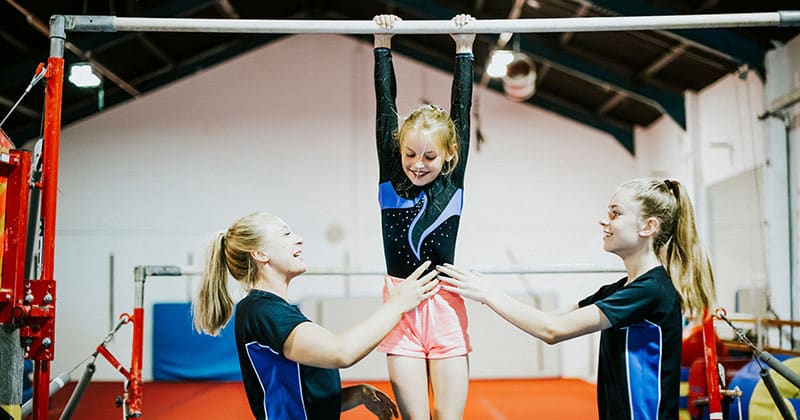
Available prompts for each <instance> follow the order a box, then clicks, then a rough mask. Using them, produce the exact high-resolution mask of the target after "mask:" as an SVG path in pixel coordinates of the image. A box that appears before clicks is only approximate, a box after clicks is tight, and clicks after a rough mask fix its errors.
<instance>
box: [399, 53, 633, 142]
mask: <svg viewBox="0 0 800 420" xmlns="http://www.w3.org/2000/svg"><path fill="white" fill-rule="evenodd" d="M392 50H393V51H396V52H398V53H400V54H404V55H407V56H410V57H413V58H414V59H416V60H417V61H420V62H422V63H425V64H428V65H430V66H431V67H434V68H437V69H439V70H441V71H445V72H452V71H453V69H452V67H453V61H452V57H450V56H448V57H445V56H443V55H442V54H438V53H431V54H424V53H420V50H419V49H418V48H417V47H414V46H411V45H410V44H408V43H407V42H393V44H392ZM478 72H479V73H478V74H476V76H482V75H483V74H482V73H483V72H482V70H480V69H478ZM488 87H489V88H490V89H492V90H494V91H496V92H498V93H500V94H501V95H504V94H505V93H504V91H503V86H502V83H501V82H500V81H498V80H497V79H494V80H492V81H490V82H489V84H488ZM525 103H528V104H531V105H535V106H537V107H539V108H542V109H545V110H548V111H551V112H553V113H555V114H558V115H561V116H563V117H565V118H568V119H571V120H573V121H575V122H577V123H579V124H583V125H586V126H589V127H592V128H595V129H597V130H600V131H602V132H605V133H606V134H608V135H610V136H612V137H613V138H614V139H616V140H617V141H618V142H619V143H620V144H621V145H622V147H624V148H625V150H627V151H628V152H630V153H631V154H632V155H634V154H635V149H634V141H633V127H632V126H631V125H629V124H625V123H623V122H620V121H617V120H615V119H613V118H609V117H605V116H604V117H599V116H597V115H595V113H594V110H590V109H584V108H582V107H580V106H578V105H576V104H573V103H570V102H567V101H565V100H563V99H561V98H559V97H557V96H556V95H552V94H547V93H546V92H536V94H535V95H533V96H532V97H531V98H529V99H528V100H526V101H525Z"/></svg>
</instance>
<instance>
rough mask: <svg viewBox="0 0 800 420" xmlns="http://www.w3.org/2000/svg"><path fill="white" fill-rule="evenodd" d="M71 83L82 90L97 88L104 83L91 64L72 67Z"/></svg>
mask: <svg viewBox="0 0 800 420" xmlns="http://www.w3.org/2000/svg"><path fill="white" fill-rule="evenodd" d="M69 81H70V82H72V84H73V85H75V86H77V87H81V88H96V87H98V86H100V83H101V82H102V80H101V79H100V76H98V75H97V74H96V73H95V72H94V68H92V65H91V64H89V63H75V64H73V65H72V66H70V68H69Z"/></svg>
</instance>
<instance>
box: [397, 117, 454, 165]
mask: <svg viewBox="0 0 800 420" xmlns="http://www.w3.org/2000/svg"><path fill="white" fill-rule="evenodd" d="M409 130H417V131H419V132H421V133H422V134H423V135H425V137H426V138H429V139H431V140H432V141H433V142H434V144H435V145H436V146H437V147H438V149H439V152H440V153H444V154H445V155H446V156H449V157H450V158H451V159H449V160H448V159H445V162H444V165H443V166H442V174H443V175H447V174H449V173H450V172H452V171H453V169H455V167H456V165H458V152H459V148H460V147H459V144H458V135H457V134H456V126H455V124H454V123H453V120H452V118H450V116H449V115H447V113H446V112H444V109H442V108H441V107H438V106H436V105H430V104H426V105H421V106H419V107H418V108H417V109H415V110H414V111H413V112H411V115H409V116H408V118H406V120H405V121H403V125H402V126H400V130H399V131H398V133H397V144H398V146H400V147H399V148H400V149H401V150H402V147H403V139H404V138H405V136H406V133H408V131H409Z"/></svg>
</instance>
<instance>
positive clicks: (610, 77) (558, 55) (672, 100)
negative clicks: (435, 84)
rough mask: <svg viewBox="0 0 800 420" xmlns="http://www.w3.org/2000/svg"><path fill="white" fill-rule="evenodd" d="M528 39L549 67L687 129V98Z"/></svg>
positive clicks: (442, 14) (436, 9) (416, 6)
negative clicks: (646, 106)
mask: <svg viewBox="0 0 800 420" xmlns="http://www.w3.org/2000/svg"><path fill="white" fill-rule="evenodd" d="M392 4H394V5H395V6H396V7H401V8H403V9H408V10H410V11H413V12H414V13H415V14H416V15H421V16H427V17H430V18H433V19H448V18H450V17H452V16H454V15H455V12H454V11H453V10H450V9H448V8H446V7H443V6H440V5H438V4H436V3H434V2H428V1H423V0H393V1H392ZM526 35H527V36H525V37H520V42H519V46H520V49H521V50H522V51H524V52H526V53H528V54H530V55H531V56H533V57H534V59H535V60H536V61H538V62H541V63H544V64H547V65H549V66H550V67H552V68H554V69H557V70H559V71H562V72H564V73H567V74H569V75H571V76H573V77H576V78H579V79H581V80H585V81H587V82H589V83H592V84H595V85H598V86H601V87H604V88H608V89H610V90H614V91H618V92H620V93H621V94H623V95H625V96H627V97H629V98H632V99H635V100H637V101H640V102H644V103H648V104H650V105H651V106H653V107H654V108H656V109H659V110H661V112H663V113H666V114H667V115H669V116H670V117H671V118H672V119H673V120H675V122H676V123H678V124H679V125H680V126H681V127H684V128H685V127H686V108H685V104H684V98H683V95H680V94H678V93H674V92H670V91H667V90H663V89H660V88H656V87H653V86H648V85H644V84H641V83H638V82H636V81H634V80H632V79H631V78H630V77H628V76H625V75H622V74H620V73H618V72H612V71H609V70H607V69H604V68H601V67H599V66H597V65H596V64H594V63H592V62H588V61H584V60H582V59H581V58H578V57H575V56H573V55H571V54H568V53H566V52H564V51H563V49H562V48H560V46H559V45H558V43H557V42H552V41H547V40H545V39H543V38H542V37H537V36H535V35H531V34H526ZM518 36H519V35H518ZM479 38H480V39H488V37H487V36H479ZM534 40H535V41H534ZM487 42H490V43H491V42H493V41H487ZM550 44H553V45H550ZM535 96H536V95H534V97H535ZM534 102H535V101H534ZM590 118H598V116H596V115H592V114H590ZM584 122H585V121H584Z"/></svg>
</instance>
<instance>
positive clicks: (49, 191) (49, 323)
mask: <svg viewBox="0 0 800 420" xmlns="http://www.w3.org/2000/svg"><path fill="white" fill-rule="evenodd" d="M65 38H66V32H65V30H64V17H63V16H54V18H53V19H52V20H51V22H50V57H49V58H48V60H47V73H46V74H45V77H46V79H47V86H46V88H45V116H44V147H43V150H42V160H43V165H42V185H41V187H42V204H41V214H42V219H43V224H42V271H41V277H40V278H39V281H41V282H42V286H44V285H46V284H48V283H50V284H52V286H53V287H51V288H50V290H49V293H50V299H51V302H52V304H51V305H49V306H50V309H51V311H52V312H50V313H47V314H43V315H47V317H48V318H49V319H46V320H45V323H44V325H41V326H40V327H41V328H42V329H43V330H44V331H46V333H49V334H51V336H50V337H47V338H49V341H48V342H47V346H46V347H47V348H46V349H45V350H46V351H44V352H40V353H39V354H37V355H35V356H34V357H31V358H32V359H34V360H35V362H34V369H33V373H34V375H33V398H34V402H33V419H34V420H46V419H47V411H48V401H49V397H50V392H49V390H50V362H51V361H52V360H53V354H54V346H55V280H54V278H53V271H54V262H55V234H56V199H57V197H58V151H59V144H60V137H61V95H62V88H63V82H64V41H65ZM34 283H37V282H36V281H33V282H31V284H34Z"/></svg>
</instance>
